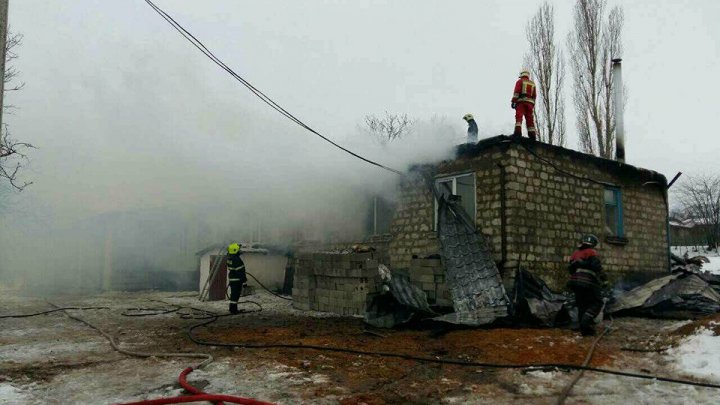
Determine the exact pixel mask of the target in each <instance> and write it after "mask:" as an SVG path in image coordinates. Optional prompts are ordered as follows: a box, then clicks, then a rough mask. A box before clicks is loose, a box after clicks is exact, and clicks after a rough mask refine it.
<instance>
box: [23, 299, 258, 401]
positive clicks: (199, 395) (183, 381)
mask: <svg viewBox="0 0 720 405" xmlns="http://www.w3.org/2000/svg"><path fill="white" fill-rule="evenodd" d="M245 303H251V304H255V305H257V306H259V307H260V310H262V306H260V304H258V303H256V302H254V301H246V302H245ZM48 304H50V305H51V306H53V307H55V310H53V311H45V312H42V313H37V314H28V316H34V315H39V314H43V313H48V312H54V311H63V312H64V313H65V315H67V317H68V318H70V319H73V320H75V321H78V322H80V323H83V324H85V325H86V326H88V327H90V328H92V329H94V330H95V331H97V332H98V333H100V334H101V335H103V336H104V337H105V339H107V340H108V342H110V346H112V348H113V349H114V350H115V351H117V352H119V353H122V354H125V355H128V356H133V357H141V358H147V357H189V358H203V359H205V360H203V361H202V362H200V363H199V364H198V365H197V366H196V367H187V368H185V369H184V370H183V371H182V372H181V373H180V376H179V377H178V382H179V383H180V386H181V387H182V388H183V389H185V390H186V391H187V392H189V393H190V394H191V395H186V396H179V397H170V398H158V399H150V400H142V401H136V402H128V403H124V404H122V405H161V404H180V403H188V402H200V401H210V402H212V403H214V404H216V405H223V404H224V403H225V402H228V403H232V404H243V405H272V404H271V403H269V402H263V401H258V400H255V399H251V398H244V397H238V396H232V395H222V394H207V393H205V392H203V391H202V390H199V389H197V388H195V387H193V386H192V385H190V383H188V382H187V376H188V374H190V373H191V372H193V370H195V369H199V368H202V367H205V366H207V365H208V364H210V363H211V362H212V361H213V360H214V359H213V357H212V356H211V355H209V354H206V353H149V352H136V351H130V350H126V349H123V348H121V347H120V346H119V344H118V342H117V341H116V340H115V338H114V337H113V336H111V335H110V334H109V333H107V332H105V331H104V330H102V329H100V328H99V327H97V326H95V325H94V324H92V323H90V322H88V321H86V320H84V319H82V318H80V317H77V316H75V315H72V314H70V313H69V312H67V309H74V307H65V308H62V307H59V306H57V305H55V304H53V303H52V302H49V301H48ZM176 307H177V308H172V309H160V310H159V309H157V308H150V309H148V308H131V309H129V310H126V311H124V312H123V314H122V315H124V316H150V315H159V314H167V313H172V312H178V311H179V310H180V309H183V308H190V309H191V310H193V311H200V315H199V316H198V315H193V314H192V313H190V314H181V316H182V317H183V318H185V319H207V318H209V317H210V318H212V319H213V320H217V319H218V318H219V317H221V316H222V315H218V314H214V313H211V312H210V311H207V310H202V309H199V308H193V307H182V306H178V305H176ZM80 309H89V308H80ZM92 309H97V308H95V307H93V308H92ZM103 309H104V308H103ZM148 310H149V311H150V312H149V313H148V312H145V313H144V314H143V313H141V314H137V313H132V312H129V311H140V312H142V311H148ZM246 312H254V311H246ZM118 405H121V404H118Z"/></svg>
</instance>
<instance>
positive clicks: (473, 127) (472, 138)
mask: <svg viewBox="0 0 720 405" xmlns="http://www.w3.org/2000/svg"><path fill="white" fill-rule="evenodd" d="M463 119H464V120H465V122H467V123H468V130H467V143H477V141H478V126H477V122H475V118H473V115H472V114H465V116H464V117H463Z"/></svg>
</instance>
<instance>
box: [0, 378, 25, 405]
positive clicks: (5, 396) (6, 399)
mask: <svg viewBox="0 0 720 405" xmlns="http://www.w3.org/2000/svg"><path fill="white" fill-rule="evenodd" d="M0 399H1V400H2V403H3V404H7V405H16V404H18V405H19V404H27V403H28V400H29V398H28V397H27V396H26V395H25V394H24V393H23V392H22V391H21V390H19V389H17V388H15V387H14V386H12V385H11V384H10V383H7V382H3V383H0Z"/></svg>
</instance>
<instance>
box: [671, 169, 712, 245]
mask: <svg viewBox="0 0 720 405" xmlns="http://www.w3.org/2000/svg"><path fill="white" fill-rule="evenodd" d="M675 194H676V196H677V199H678V201H679V203H680V206H681V207H682V210H683V211H684V213H685V215H686V216H687V217H688V218H692V219H693V222H695V224H696V226H699V227H700V228H701V229H703V231H704V232H703V233H704V234H705V239H706V241H707V244H708V246H712V247H713V248H716V249H717V246H718V244H719V243H720V175H699V176H689V177H687V178H686V179H685V181H683V182H681V183H680V184H679V185H678V187H677V190H676V192H675Z"/></svg>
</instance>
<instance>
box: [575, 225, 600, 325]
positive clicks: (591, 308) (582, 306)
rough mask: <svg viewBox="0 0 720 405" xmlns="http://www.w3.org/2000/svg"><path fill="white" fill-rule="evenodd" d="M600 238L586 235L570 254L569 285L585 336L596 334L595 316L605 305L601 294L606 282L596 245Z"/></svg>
mask: <svg viewBox="0 0 720 405" xmlns="http://www.w3.org/2000/svg"><path fill="white" fill-rule="evenodd" d="M597 244H598V238H597V236H595V235H584V236H583V237H582V239H580V246H579V247H578V249H577V250H576V251H575V252H574V253H573V254H572V256H570V265H569V266H568V271H570V281H569V282H568V287H570V289H571V290H572V291H573V293H575V302H576V303H577V308H578V320H579V321H580V332H581V333H582V335H583V336H592V335H594V334H595V318H596V317H597V316H598V314H599V313H600V311H602V307H603V299H602V295H601V291H602V284H604V283H605V282H606V276H605V273H603V270H602V264H601V263H600V257H599V256H598V253H597V251H595V249H594V248H595V246H597Z"/></svg>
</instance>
